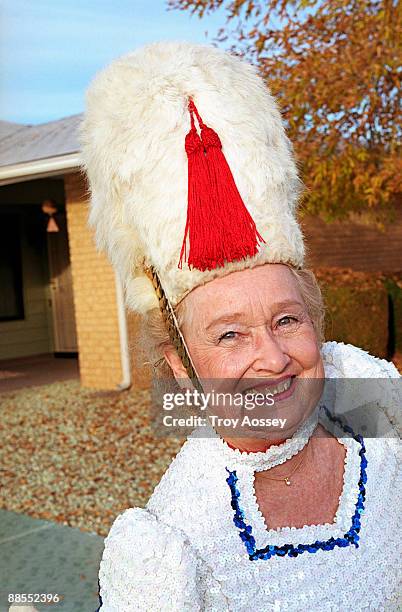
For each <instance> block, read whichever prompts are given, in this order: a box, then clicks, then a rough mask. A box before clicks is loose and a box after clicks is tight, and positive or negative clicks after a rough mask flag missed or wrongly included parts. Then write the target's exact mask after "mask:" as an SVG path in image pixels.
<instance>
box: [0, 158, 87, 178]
mask: <svg viewBox="0 0 402 612" xmlns="http://www.w3.org/2000/svg"><path fill="white" fill-rule="evenodd" d="M80 164H81V158H80V154H79V153H78V152H76V153H69V154H67V155H58V156H55V157H48V158H45V159H35V160H33V161H27V162H23V163H20V164H11V165H9V166H1V167H0V185H11V184H12V183H21V182H23V181H29V180H33V179H38V178H46V177H48V176H55V175H57V174H64V173H68V172H72V171H74V170H78V168H79V167H80Z"/></svg>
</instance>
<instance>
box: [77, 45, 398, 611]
mask: <svg viewBox="0 0 402 612" xmlns="http://www.w3.org/2000/svg"><path fill="white" fill-rule="evenodd" d="M82 143H83V158H84V160H85V168H86V171H87V173H88V178H89V183H90V187H91V211H90V222H91V224H92V225H93V226H94V227H95V229H96V237H97V241H98V244H99V246H100V247H102V248H104V249H106V251H107V252H108V254H109V257H110V259H111V261H112V263H113V264H114V265H115V266H116V268H117V269H118V271H119V273H120V275H121V277H122V278H123V280H124V282H125V288H126V298H127V303H128V305H129V307H130V308H131V309H133V310H134V311H135V312H137V313H139V314H141V315H142V316H143V319H144V325H145V331H146V333H147V334H148V338H149V341H148V349H149V353H150V358H151V360H152V361H154V362H155V370H156V371H157V372H159V374H160V375H161V376H162V377H165V378H169V379H170V380H172V381H173V382H174V384H175V385H176V388H177V389H178V390H179V391H180V402H177V405H180V406H182V405H183V402H182V399H183V397H185V398H190V397H192V396H194V397H198V395H199V394H202V397H203V400H205V399H206V398H207V399H208V401H207V402H202V403H201V404H200V403H199V404H197V405H198V406H200V405H202V406H203V407H207V410H206V411H205V413H204V412H203V411H202V415H201V417H202V421H205V422H201V420H192V421H191V423H192V424H194V425H195V429H194V432H193V433H192V434H191V435H190V436H189V437H188V439H187V441H186V442H185V444H184V445H183V447H182V449H181V451H180V452H179V454H178V455H177V456H176V458H175V459H174V460H173V462H172V463H171V465H170V467H169V469H168V470H167V472H166V473H165V475H164V476H163V478H162V480H161V482H160V483H159V485H158V486H157V487H156V489H155V491H154V493H153V495H152V496H151V498H150V500H149V502H148V504H147V506H146V508H145V509H140V508H130V509H128V510H127V511H126V512H124V513H123V514H122V515H120V516H119V517H117V518H116V520H115V522H114V523H113V525H112V527H111V530H110V533H109V535H108V537H107V538H106V540H105V550H104V553H103V557H102V561H101V565H100V570H99V583H100V601H101V612H121V611H123V610H124V611H125V612H130V611H131V610H140V611H144V612H145V611H150V610H152V611H156V610H161V611H166V612H172V611H177V612H182V611H184V610H189V611H197V610H205V611H211V612H212V611H213V610H219V611H220V612H221V611H222V612H223V611H227V612H229V611H230V612H248V611H250V610H254V609H259V610H264V611H265V610H278V611H280V610H285V609H286V610H292V611H295V612H296V611H297V612H299V611H300V610H303V611H304V610H305V611H307V610H354V611H356V610H395V611H396V610H399V609H400V605H401V593H400V591H399V588H398V576H399V573H400V570H401V558H402V555H401V552H402V551H401V546H400V541H401V538H400V533H399V520H398V513H399V510H400V504H401V488H400V478H401V469H400V441H399V440H398V439H397V436H396V433H395V431H394V430H393V428H392V426H391V424H390V422H389V421H388V419H387V418H386V417H385V416H384V413H386V414H389V415H391V416H392V417H395V415H396V413H397V411H398V410H400V405H401V387H400V384H399V383H400V382H401V381H400V378H399V376H398V373H397V371H396V369H395V368H394V366H392V365H391V364H389V363H388V362H386V361H383V360H379V359H376V358H375V357H371V356H370V355H368V354H367V353H365V352H364V351H362V350H360V349H359V348H357V347H354V346H350V345H347V346H345V345H343V344H342V343H340V344H338V343H335V342H327V343H325V342H323V338H322V323H323V305H322V298H321V294H320V291H319V289H318V286H317V283H316V281H315V279H314V276H313V275H312V273H311V272H309V271H307V270H304V269H303V260H304V246H303V237H302V234H301V231H300V228H299V226H298V223H297V219H296V216H295V213H296V204H297V198H298V195H299V192H300V181H299V179H298V177H297V172H296V165H295V162H294V160H293V157H292V149H291V146H290V143H289V141H288V139H287V137H286V135H285V132H284V129H283V126H282V123H281V117H280V113H279V111H278V109H277V108H276V105H275V102H274V100H273V99H272V97H271V96H270V94H269V91H268V90H267V88H266V86H265V84H264V83H263V82H262V81H261V79H260V78H259V77H258V75H257V73H256V71H255V69H254V68H253V67H251V66H249V65H247V64H245V63H243V62H242V61H241V60H240V59H239V58H237V57H232V56H230V55H228V54H225V53H222V52H221V51H219V50H217V49H214V48H209V47H203V46H196V45H190V44H186V43H155V44H154V45H150V46H148V47H146V48H144V49H142V50H139V51H137V52H135V53H133V54H131V55H128V56H126V57H124V58H121V59H120V60H117V61H116V62H114V63H113V64H112V65H111V66H110V67H108V68H107V69H106V70H105V71H104V72H103V73H101V74H100V75H98V77H97V78H96V79H95V81H94V83H93V84H92V85H91V87H90V89H89V92H88V97H87V112H86V115H85V119H84V123H83V128H82ZM157 363H159V364H160V365H159V366H156V364H157ZM353 378H356V379H358V382H359V386H358V393H355V390H356V387H355V386H354V385H353V384H352V382H353V381H352V379H353ZM369 378H371V379H377V380H375V387H374V394H373V393H372V394H371V395H370V396H369V397H367V393H366V395H365V390H366V387H365V385H366V384H367V382H368V380H367V379H369ZM331 381H332V382H335V383H336V384H335V385H330V386H329V387H328V382H331ZM351 390H352V391H351ZM174 397H175V396H174V394H170V395H169V396H168V399H169V401H170V402H171V403H172V405H174V401H173V400H174ZM235 397H236V398H239V399H240V401H239V402H238V403H235V402H232V399H233V398H235ZM373 403H374V415H375V418H374V420H375V421H376V419H377V420H378V419H380V416H381V418H382V416H384V419H383V422H385V423H386V427H385V429H384V428H383V429H382V431H381V433H382V435H379V434H378V431H377V437H376V436H375V434H374V433H373V431H374V430H373V428H369V429H367V427H366V428H365V429H364V431H365V432H366V433H367V435H365V438H364V439H363V437H362V435H361V431H360V430H363V424H364V425H365V426H366V422H364V423H363V422H362V421H361V420H360V421H359V418H356V414H357V415H359V414H361V413H363V415H364V416H367V414H368V413H369V409H370V407H372V405H373ZM356 408H360V409H362V412H360V413H359V410H355V409H356ZM170 409H171V408H169V410H170ZM169 417H170V419H171V420H173V419H174V418H176V416H175V414H174V413H173V412H172V413H170V412H169ZM352 417H353V418H352ZM184 421H186V419H184ZM186 424H187V422H186ZM156 443H157V442H156V441H155V444H156Z"/></svg>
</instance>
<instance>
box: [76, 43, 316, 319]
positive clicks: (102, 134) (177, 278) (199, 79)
mask: <svg viewBox="0 0 402 612" xmlns="http://www.w3.org/2000/svg"><path fill="white" fill-rule="evenodd" d="M86 103H87V107H86V112H85V115H84V120H83V123H82V126H81V144H82V156H83V160H84V168H85V170H86V172H87V176H88V180H89V186H90V191H91V203H90V216H89V223H90V224H91V225H92V226H93V227H94V228H95V230H96V240H97V244H98V247H99V248H100V249H102V250H106V252H107V254H108V256H109V258H110V260H111V262H112V264H113V265H114V266H115V268H116V269H117V270H118V272H119V274H120V277H121V279H122V281H123V283H124V285H125V290H126V300H127V304H128V306H129V307H131V309H132V310H134V311H136V312H139V313H143V314H144V313H146V312H147V311H148V310H150V309H152V308H155V307H158V300H157V298H156V296H155V291H154V288H153V286H152V283H151V281H150V280H149V277H148V276H147V274H146V272H145V271H146V269H148V268H151V269H153V270H154V271H156V273H157V274H158V276H159V279H160V282H161V284H162V287H163V289H164V291H165V295H166V297H167V298H168V300H169V302H170V304H171V305H172V306H175V305H176V304H178V303H179V301H180V300H181V299H182V298H183V297H184V296H185V295H186V294H187V293H188V292H189V291H191V290H192V289H193V288H195V287H197V286H198V285H201V284H204V283H206V282H208V281H210V280H212V279H213V278H216V277H220V276H224V275H226V274H228V273H230V272H233V271H235V270H241V269H244V268H249V267H253V266H257V265H261V264H263V263H290V264H293V265H294V266H296V267H298V266H301V265H302V263H303V257H304V247H303V237H302V233H301V231H300V228H299V225H298V223H297V220H296V218H295V212H296V205H297V199H298V195H299V193H300V181H299V179H298V176H297V170H296V166H295V162H294V159H293V155H292V148H291V145H290V142H289V140H288V138H287V136H286V134H285V131H284V128H283V125H282V121H281V116H280V113H279V110H278V108H277V106H276V104H275V101H274V99H273V98H272V96H271V95H270V93H269V91H268V89H267V86H266V84H265V83H264V82H263V80H262V79H261V78H260V77H259V76H258V74H257V71H256V69H255V68H254V67H253V66H251V65H249V64H247V63H245V62H244V61H242V60H241V59H239V58H238V57H236V56H233V55H230V54H228V53H225V52H223V51H221V50H218V49H216V48H214V47H210V46H205V45H197V44H190V43H183V42H179V43H177V42H158V43H154V44H150V45H147V46H145V47H143V48H142V49H139V50H137V51H135V52H133V53H130V54H128V55H125V56H123V57H121V58H119V59H117V60H115V61H113V62H112V63H111V64H110V65H109V66H108V67H107V68H105V69H104V70H103V71H101V72H100V73H99V74H98V75H97V76H96V77H95V79H94V80H93V82H92V83H91V85H90V87H89V89H88V91H87V98H86ZM201 136H202V141H201ZM192 137H193V138H192ZM211 138H212V140H211ZM190 141H191V142H190ZM207 141H208V143H207ZM243 243H244V244H243ZM246 243H247V244H246ZM243 247H244V248H243Z"/></svg>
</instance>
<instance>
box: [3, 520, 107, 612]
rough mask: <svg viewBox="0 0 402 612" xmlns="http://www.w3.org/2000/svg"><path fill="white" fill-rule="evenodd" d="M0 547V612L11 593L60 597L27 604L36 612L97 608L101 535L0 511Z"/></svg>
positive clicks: (6, 606) (90, 611) (81, 611)
mask: <svg viewBox="0 0 402 612" xmlns="http://www.w3.org/2000/svg"><path fill="white" fill-rule="evenodd" d="M0 547H1V555H0V612H8V610H9V606H10V605H11V604H9V603H8V596H9V594H10V593H20V594H22V593H25V594H29V593H32V594H34V593H46V594H56V593H57V594H58V595H59V597H60V601H59V602H58V603H52V604H50V603H48V604H44V603H34V604H30V605H31V606H33V607H34V608H35V609H36V610H38V612H42V611H43V612H44V611H47V612H49V610H54V611H55V612H58V610H60V611H63V612H95V610H96V609H97V608H98V606H99V600H98V594H97V592H98V570H99V562H100V559H101V556H102V551H103V538H102V537H100V536H98V535H96V534H94V533H88V532H83V531H80V530H79V529H73V528H71V527H67V526H64V525H60V524H57V523H54V522H50V521H43V520H38V519H33V518H31V517H29V516H27V515H23V514H16V513H14V512H8V511H5V510H0ZM21 605H23V604H21ZM26 605H29V604H26Z"/></svg>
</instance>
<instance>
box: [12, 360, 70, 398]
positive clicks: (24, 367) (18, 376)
mask: <svg viewBox="0 0 402 612" xmlns="http://www.w3.org/2000/svg"><path fill="white" fill-rule="evenodd" d="M78 378H79V370H78V359H77V357H54V355H53V354H45V355H35V356H33V357H20V358H18V359H6V360H1V361H0V393H6V392H8V391H16V390H17V389H23V388H24V387H35V386H38V385H48V384H51V383H53V382H59V381H62V380H71V379H78Z"/></svg>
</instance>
